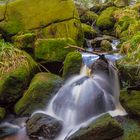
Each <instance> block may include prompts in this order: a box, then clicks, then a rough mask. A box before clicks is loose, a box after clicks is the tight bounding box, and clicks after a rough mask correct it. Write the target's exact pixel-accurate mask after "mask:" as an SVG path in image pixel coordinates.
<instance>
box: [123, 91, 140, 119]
mask: <svg viewBox="0 0 140 140" xmlns="http://www.w3.org/2000/svg"><path fill="white" fill-rule="evenodd" d="M120 101H121V104H122V105H123V107H124V108H125V109H126V111H127V112H128V113H129V114H130V115H131V116H134V117H140V103H139V101H140V91H139V90H138V91H136V90H134V89H132V90H131V89H129V90H122V91H121V93H120Z"/></svg>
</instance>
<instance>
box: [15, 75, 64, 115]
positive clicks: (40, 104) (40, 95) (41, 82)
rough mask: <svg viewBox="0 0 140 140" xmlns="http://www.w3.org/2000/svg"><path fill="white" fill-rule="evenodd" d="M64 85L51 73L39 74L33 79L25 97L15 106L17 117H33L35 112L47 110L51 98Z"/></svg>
mask: <svg viewBox="0 0 140 140" xmlns="http://www.w3.org/2000/svg"><path fill="white" fill-rule="evenodd" d="M61 84H62V79H61V78H60V77H59V76H57V75H54V74H51V73H38V74H36V75H35V77H34V78H33V79H32V81H31V83H30V85H29V88H28V89H27V91H26V92H25V93H24V95H23V97H22V98H21V99H20V100H19V101H18V102H17V103H16V104H15V113H16V114H17V115H31V114H32V113H33V112H34V111H36V110H40V109H45V107H46V105H47V104H48V103H49V100H50V99H51V97H52V96H53V95H54V94H55V93H56V92H57V90H58V89H59V88H60V86H61Z"/></svg>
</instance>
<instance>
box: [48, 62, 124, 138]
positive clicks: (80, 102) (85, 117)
mask: <svg viewBox="0 0 140 140" xmlns="http://www.w3.org/2000/svg"><path fill="white" fill-rule="evenodd" d="M95 62H96V61H95ZM97 69H98V68H97ZM87 71H88V72H87ZM119 91H120V90H119V81H118V75H117V69H116V68H115V66H114V64H113V62H112V61H108V72H104V71H98V70H97V71H96V70H95V72H93V73H91V74H90V75H89V69H88V68H87V66H86V65H84V66H83V68H82V70H81V73H80V74H79V75H77V76H74V77H72V78H70V79H69V80H68V81H66V83H65V84H64V86H63V87H62V88H61V89H60V90H59V91H58V93H57V94H56V95H55V96H54V97H53V99H52V100H51V102H50V104H49V106H48V107H47V109H46V114H48V115H50V116H53V117H55V118H57V119H59V120H62V121H63V130H62V132H61V134H60V136H59V137H58V138H56V140H64V139H65V138H66V136H67V135H69V133H71V134H72V133H74V132H75V131H76V130H77V129H79V128H80V127H83V125H85V124H87V122H89V120H90V119H94V118H97V117H98V116H99V115H101V114H103V113H105V112H109V113H110V114H111V115H112V116H116V115H124V114H125V113H126V112H125V111H124V110H123V108H122V107H121V105H120V103H119Z"/></svg>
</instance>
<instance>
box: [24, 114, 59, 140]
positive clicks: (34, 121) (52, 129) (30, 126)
mask: <svg viewBox="0 0 140 140" xmlns="http://www.w3.org/2000/svg"><path fill="white" fill-rule="evenodd" d="M26 128H27V134H28V135H29V137H30V138H39V137H43V138H45V139H47V140H52V139H54V138H56V136H57V135H58V134H59V133H60V131H61V129H62V122H61V121H59V120H57V119H55V118H53V117H51V116H49V115H46V114H43V113H36V114H34V115H33V116H32V117H31V118H30V119H29V120H28V121H27V124H26Z"/></svg>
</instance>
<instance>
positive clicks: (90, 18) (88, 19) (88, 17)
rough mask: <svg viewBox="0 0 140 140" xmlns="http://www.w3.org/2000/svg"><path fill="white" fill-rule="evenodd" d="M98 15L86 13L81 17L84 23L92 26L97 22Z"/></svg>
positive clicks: (90, 12)
mask: <svg viewBox="0 0 140 140" xmlns="http://www.w3.org/2000/svg"><path fill="white" fill-rule="evenodd" d="M97 18H98V15H97V14H96V13H94V12H92V11H86V12H85V13H84V14H83V15H81V16H80V20H81V22H82V23H87V24H90V25H92V24H93V23H95V22H96V20H97Z"/></svg>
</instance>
